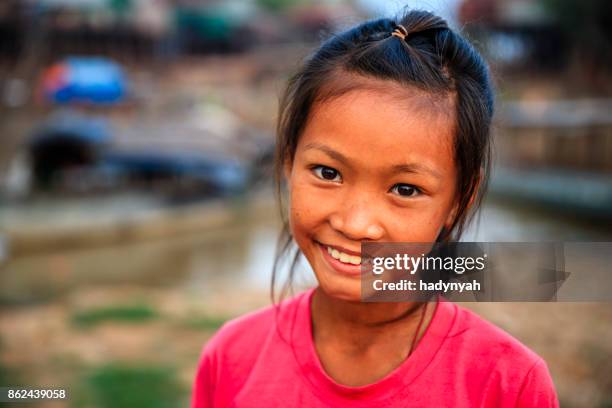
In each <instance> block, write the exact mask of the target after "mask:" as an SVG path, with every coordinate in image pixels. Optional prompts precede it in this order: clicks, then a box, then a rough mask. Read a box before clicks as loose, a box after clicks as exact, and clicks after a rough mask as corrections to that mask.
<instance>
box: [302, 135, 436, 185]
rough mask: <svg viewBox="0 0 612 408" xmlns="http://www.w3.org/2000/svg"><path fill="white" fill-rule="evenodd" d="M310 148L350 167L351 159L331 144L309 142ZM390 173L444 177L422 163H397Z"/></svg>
mask: <svg viewBox="0 0 612 408" xmlns="http://www.w3.org/2000/svg"><path fill="white" fill-rule="evenodd" d="M310 149H315V150H320V151H322V152H323V153H325V154H327V155H328V156H330V157H331V158H332V159H335V160H337V161H339V162H340V163H342V164H344V165H345V166H347V167H350V161H349V159H348V158H347V157H346V156H345V155H343V154H342V153H340V152H338V151H336V150H334V149H332V148H331V147H329V146H326V145H324V144H321V143H316V142H312V143H308V144H307V145H306V146H304V150H310ZM390 173H393V174H396V173H427V174H429V175H431V176H433V177H435V178H437V179H441V178H442V175H441V174H440V173H439V172H438V171H436V170H435V169H433V168H431V167H430V166H427V165H425V164H421V163H406V164H396V165H394V166H392V167H391V171H390Z"/></svg>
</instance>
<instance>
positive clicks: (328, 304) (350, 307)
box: [311, 288, 435, 386]
mask: <svg viewBox="0 0 612 408" xmlns="http://www.w3.org/2000/svg"><path fill="white" fill-rule="evenodd" d="M311 307H312V309H311V314H312V322H311V323H312V331H313V341H314V345H315V349H316V350H317V354H318V356H319V360H320V361H321V364H322V366H323V368H324V369H325V371H326V372H327V374H328V375H329V376H331V378H333V379H334V380H335V381H337V382H338V383H340V384H344V385H348V386H360V385H365V384H370V383H373V382H375V381H378V380H380V379H381V378H383V377H385V376H386V375H387V374H389V373H390V372H391V371H393V370H394V369H395V368H397V367H398V366H399V365H401V364H402V363H403V362H404V361H405V360H406V358H408V357H409V356H410V354H411V352H412V351H413V350H414V347H415V346H416V344H418V340H419V339H420V338H421V337H422V336H423V333H425V329H426V327H427V326H428V324H429V322H430V321H431V319H432V317H433V310H434V309H435V308H434V307H425V303H416V302H404V303H399V302H392V303H382V302H380V303H360V302H349V301H344V300H341V299H336V298H333V297H331V296H328V295H326V294H325V293H324V292H323V291H322V290H321V289H320V288H317V289H316V290H315V293H314V294H313V298H312V305H311ZM380 350H385V352H384V353H381V352H380Z"/></svg>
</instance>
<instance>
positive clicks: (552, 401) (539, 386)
mask: <svg viewBox="0 0 612 408" xmlns="http://www.w3.org/2000/svg"><path fill="white" fill-rule="evenodd" d="M517 407H520V408H524V407H525V408H529V407H534V408H535V407H538V408H558V407H559V400H558V399H557V392H556V391H555V385H554V383H553V381H552V378H551V376H550V372H549V371H548V367H547V365H546V362H544V360H542V359H541V358H540V359H538V361H537V362H536V363H535V364H534V365H533V367H531V370H529V372H528V373H527V376H526V377H525V380H524V382H523V386H522V387H521V391H520V394H519V398H518V403H517Z"/></svg>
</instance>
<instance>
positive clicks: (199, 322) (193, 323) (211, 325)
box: [181, 316, 228, 331]
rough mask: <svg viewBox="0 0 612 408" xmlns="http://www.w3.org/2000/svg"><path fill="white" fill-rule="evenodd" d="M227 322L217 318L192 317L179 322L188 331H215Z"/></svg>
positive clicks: (225, 319) (222, 318) (224, 319)
mask: <svg viewBox="0 0 612 408" xmlns="http://www.w3.org/2000/svg"><path fill="white" fill-rule="evenodd" d="M227 320H228V319H227V318H225V317H219V316H194V317H190V318H187V319H185V320H183V321H181V325H182V326H184V327H187V328H189V329H196V330H210V331H216V330H217V329H219V328H220V327H221V326H222V325H223V323H225V322H226V321H227Z"/></svg>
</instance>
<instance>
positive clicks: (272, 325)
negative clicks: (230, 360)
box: [203, 291, 310, 360]
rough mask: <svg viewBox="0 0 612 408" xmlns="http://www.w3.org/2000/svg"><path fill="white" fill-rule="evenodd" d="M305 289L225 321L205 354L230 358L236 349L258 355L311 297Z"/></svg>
mask: <svg viewBox="0 0 612 408" xmlns="http://www.w3.org/2000/svg"><path fill="white" fill-rule="evenodd" d="M309 292H310V291H305V292H302V293H299V294H297V295H296V296H294V297H292V298H290V299H287V300H284V301H283V302H281V303H280V304H274V305H270V306H266V307H263V308H261V309H258V310H255V311H252V312H249V313H247V314H244V315H242V316H239V317H237V318H234V319H231V320H229V321H227V322H226V323H224V324H223V325H222V326H221V327H220V328H219V330H218V331H217V332H216V333H215V334H214V335H213V337H212V338H211V339H210V340H209V341H208V342H207V343H206V345H205V346H204V351H203V353H204V354H209V355H211V354H214V355H217V356H219V355H220V354H222V355H224V356H225V357H228V356H229V357H231V355H233V354H234V353H235V352H237V353H238V354H239V355H240V358H241V359H243V360H244V359H245V358H246V357H247V356H248V355H249V354H253V355H256V354H257V353H258V352H259V350H261V347H262V345H263V344H264V343H265V342H266V341H267V339H268V338H269V336H270V335H276V334H277V332H278V330H277V328H278V327H277V325H279V324H281V325H282V323H286V322H288V321H289V320H291V319H292V318H293V316H295V313H296V311H297V307H298V305H299V303H300V301H301V300H302V299H303V298H304V297H305V296H308V293H309Z"/></svg>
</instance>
